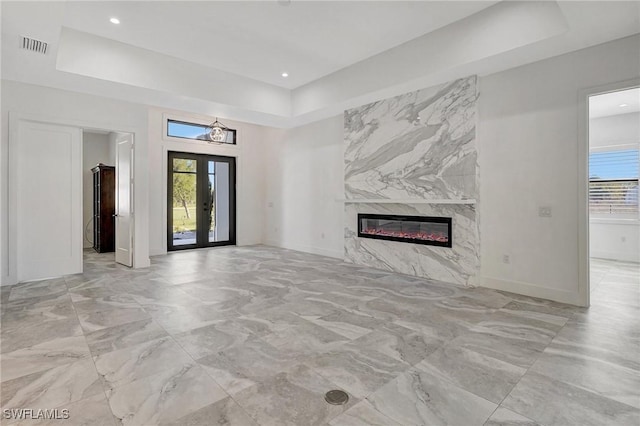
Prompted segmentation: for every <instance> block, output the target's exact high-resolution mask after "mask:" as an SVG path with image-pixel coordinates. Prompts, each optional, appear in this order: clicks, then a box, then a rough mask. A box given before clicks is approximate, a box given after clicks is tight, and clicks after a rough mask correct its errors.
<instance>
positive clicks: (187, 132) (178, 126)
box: [167, 120, 236, 145]
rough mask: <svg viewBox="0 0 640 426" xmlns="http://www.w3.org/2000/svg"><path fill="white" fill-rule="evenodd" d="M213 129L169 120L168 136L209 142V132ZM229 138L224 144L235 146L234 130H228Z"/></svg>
mask: <svg viewBox="0 0 640 426" xmlns="http://www.w3.org/2000/svg"><path fill="white" fill-rule="evenodd" d="M210 131H211V128H209V126H207V125H206V124H198V123H189V122H186V121H178V120H167V136H171V137H172V138H182V139H194V140H200V141H209V140H210V139H209V132H210ZM226 133H227V136H226V139H225V140H224V141H222V143H226V144H230V145H235V144H236V131H235V130H234V129H227V130H226Z"/></svg>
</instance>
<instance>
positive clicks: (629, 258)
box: [589, 250, 640, 263]
mask: <svg viewBox="0 0 640 426" xmlns="http://www.w3.org/2000/svg"><path fill="white" fill-rule="evenodd" d="M589 254H590V256H591V257H596V258H598V259H608V260H620V261H622V262H636V263H637V262H640V253H635V254H634V253H619V252H615V251H600V250H591V252H590V253H589Z"/></svg>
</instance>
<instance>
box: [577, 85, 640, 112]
mask: <svg viewBox="0 0 640 426" xmlns="http://www.w3.org/2000/svg"><path fill="white" fill-rule="evenodd" d="M630 112H640V88H635V89H628V90H620V91H617V92H611V93H605V94H602V95H596V96H591V97H590V98H589V118H599V117H608V116H610V115H621V114H628V113H630Z"/></svg>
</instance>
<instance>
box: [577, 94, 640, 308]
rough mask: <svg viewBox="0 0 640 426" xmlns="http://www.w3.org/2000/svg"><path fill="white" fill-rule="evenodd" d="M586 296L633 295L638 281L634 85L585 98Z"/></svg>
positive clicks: (639, 165)
mask: <svg viewBox="0 0 640 426" xmlns="http://www.w3.org/2000/svg"><path fill="white" fill-rule="evenodd" d="M588 111H589V133H588V134H589V157H588V167H589V169H588V176H589V182H588V194H589V200H588V201H589V202H588V217H589V221H588V226H589V233H588V235H589V253H590V255H589V256H590V259H589V265H590V267H589V274H590V280H589V282H590V286H589V291H590V294H589V296H590V300H591V303H592V304H601V303H620V302H623V301H624V300H625V299H628V298H630V297H631V298H632V297H637V294H638V290H639V289H638V287H640V286H639V285H638V282H640V281H639V280H640V211H639V208H638V199H639V197H638V175H639V169H640V88H639V87H633V88H625V89H622V90H616V91H609V92H607V93H601V94H595V95H592V96H590V97H589V98H588Z"/></svg>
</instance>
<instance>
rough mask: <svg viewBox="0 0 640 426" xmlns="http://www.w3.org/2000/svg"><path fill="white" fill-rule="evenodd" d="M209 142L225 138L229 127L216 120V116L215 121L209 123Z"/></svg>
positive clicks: (220, 140)
mask: <svg viewBox="0 0 640 426" xmlns="http://www.w3.org/2000/svg"><path fill="white" fill-rule="evenodd" d="M209 129H211V130H210V131H209V142H210V143H211V142H224V141H225V140H226V139H227V130H229V128H228V127H227V126H225V125H224V124H222V123H221V122H219V121H218V117H216V121H214V122H213V123H211V124H210V125H209Z"/></svg>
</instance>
